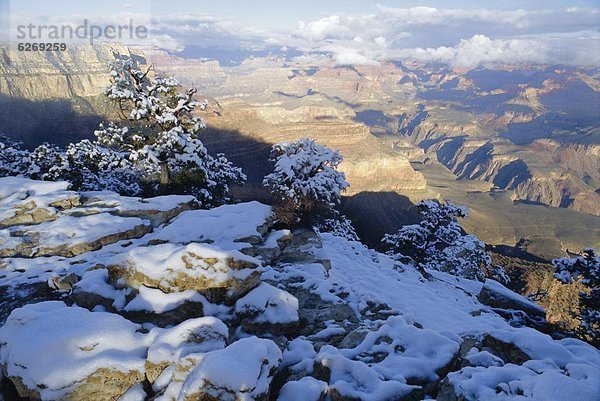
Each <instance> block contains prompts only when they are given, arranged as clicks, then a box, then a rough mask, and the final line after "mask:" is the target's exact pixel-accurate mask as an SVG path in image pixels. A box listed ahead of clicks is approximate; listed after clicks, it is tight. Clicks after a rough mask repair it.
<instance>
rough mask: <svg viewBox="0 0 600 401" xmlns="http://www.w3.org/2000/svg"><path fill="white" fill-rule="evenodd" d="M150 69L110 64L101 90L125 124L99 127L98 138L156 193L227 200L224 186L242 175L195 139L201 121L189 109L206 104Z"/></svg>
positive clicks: (209, 201)
mask: <svg viewBox="0 0 600 401" xmlns="http://www.w3.org/2000/svg"><path fill="white" fill-rule="evenodd" d="M150 72H151V68H149V69H147V70H146V71H145V72H142V71H141V70H139V69H138V68H137V67H136V66H135V64H134V63H133V61H132V60H129V59H127V60H118V61H116V62H115V63H113V65H112V71H111V76H112V84H111V85H110V86H109V87H108V88H107V89H106V91H105V94H106V96H107V97H108V98H109V99H112V100H113V101H115V102H116V103H117V104H118V105H119V109H120V111H121V114H122V116H123V117H124V118H125V119H127V120H129V122H130V123H131V125H130V126H129V127H118V126H116V125H109V126H108V127H101V129H100V130H98V131H97V132H96V136H97V138H98V142H99V143H101V144H102V145H104V146H106V147H109V148H111V149H116V150H118V151H119V152H122V153H125V154H127V155H128V158H129V159H130V161H131V162H132V163H133V164H134V165H135V166H136V168H137V169H138V170H139V171H141V172H143V173H144V177H143V178H144V180H145V182H146V183H150V184H151V185H154V187H155V188H154V189H155V190H158V191H159V192H162V193H172V192H174V193H189V194H193V195H195V196H196V197H198V199H199V200H200V201H201V202H202V203H203V204H204V205H205V206H211V205H219V204H222V203H225V202H227V201H229V195H228V192H229V185H230V184H232V183H234V184H242V183H243V182H244V181H245V180H246V176H245V175H244V174H243V173H242V171H241V169H239V168H237V167H234V166H233V165H232V164H231V163H230V162H229V161H228V160H227V159H226V158H225V156H224V155H222V154H219V155H217V157H216V158H214V157H212V156H211V155H209V154H208V151H207V150H206V148H205V147H204V145H203V144H202V142H201V141H200V139H199V137H198V134H199V133H200V132H201V131H202V130H203V129H204V128H205V125H204V121H203V120H202V119H201V118H200V117H198V116H196V115H195V114H194V111H195V110H196V109H200V110H203V109H205V108H206V105H207V103H206V102H199V101H197V100H195V98H194V95H195V94H196V90H195V89H193V88H192V89H188V90H187V91H185V92H180V91H179V88H180V85H179V82H177V80H175V79H174V78H164V77H156V78H151V77H150Z"/></svg>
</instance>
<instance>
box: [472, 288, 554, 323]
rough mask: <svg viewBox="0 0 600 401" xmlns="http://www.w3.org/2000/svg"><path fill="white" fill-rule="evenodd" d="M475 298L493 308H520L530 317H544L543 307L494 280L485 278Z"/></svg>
mask: <svg viewBox="0 0 600 401" xmlns="http://www.w3.org/2000/svg"><path fill="white" fill-rule="evenodd" d="M477 299H479V301H480V302H481V303H484V304H486V305H489V306H491V307H493V308H499V309H507V310H520V311H523V312H525V313H527V315H529V317H531V318H537V319H546V312H545V311H544V308H542V307H541V306H539V305H537V304H536V303H535V302H533V301H531V300H529V299H527V298H525V297H523V296H521V295H519V294H515V293H514V292H512V291H511V290H509V289H508V288H506V287H504V286H503V285H502V284H500V283H499V282H497V281H495V280H491V279H487V280H485V283H484V284H483V287H482V288H481V291H480V292H479V295H478V296H477Z"/></svg>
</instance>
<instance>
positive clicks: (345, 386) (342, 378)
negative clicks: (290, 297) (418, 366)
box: [316, 345, 414, 401]
mask: <svg viewBox="0 0 600 401" xmlns="http://www.w3.org/2000/svg"><path fill="white" fill-rule="evenodd" d="M316 360H317V362H319V363H320V364H322V365H323V366H324V367H326V368H328V369H329V370H330V371H331V377H330V380H329V383H330V391H331V390H335V391H337V392H338V393H339V394H340V395H341V396H342V397H347V398H349V399H359V400H369V401H386V400H390V399H397V398H401V397H404V396H406V395H407V394H408V393H410V392H411V391H412V390H413V388H414V387H413V386H409V385H407V384H405V383H401V382H398V381H391V380H383V379H382V377H381V376H380V375H379V374H377V373H376V372H375V371H374V370H373V369H371V368H370V367H369V366H368V365H367V364H366V363H364V362H361V361H353V360H350V359H348V358H346V357H344V356H343V355H342V354H341V353H340V351H339V350H337V349H336V348H334V347H332V346H330V345H325V346H324V347H323V348H321V350H320V351H319V355H317V359H316Z"/></svg>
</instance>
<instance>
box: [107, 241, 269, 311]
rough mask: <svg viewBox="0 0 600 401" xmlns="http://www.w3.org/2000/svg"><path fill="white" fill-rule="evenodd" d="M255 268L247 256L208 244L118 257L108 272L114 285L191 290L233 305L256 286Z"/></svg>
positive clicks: (169, 246)
mask: <svg viewBox="0 0 600 401" xmlns="http://www.w3.org/2000/svg"><path fill="white" fill-rule="evenodd" d="M258 266H259V261H258V260H256V259H254V258H252V257H250V256H247V255H244V254H242V253H240V252H238V251H223V250H222V249H220V248H218V247H215V246H212V245H208V244H198V243H192V244H188V245H176V244H161V245H154V246H148V247H138V248H135V249H132V250H130V251H129V252H126V253H124V254H123V255H118V256H117V257H116V258H115V259H114V260H113V261H112V262H111V263H110V264H109V266H108V271H109V280H110V281H111V282H113V283H125V284H126V285H127V286H130V287H133V288H139V287H140V286H146V287H151V288H158V289H160V290H161V291H163V292H167V293H173V292H181V291H185V290H194V291H198V292H199V293H201V294H202V295H204V296H205V297H206V298H207V299H208V300H209V301H211V302H216V303H222V302H226V303H233V302H235V300H237V299H238V298H239V297H241V296H242V295H244V294H246V293H247V292H248V291H250V290H251V289H253V288H254V287H256V286H257V285H258V284H259V282H260V271H259V270H258V269H257V267H258ZM120 280H122V281H120Z"/></svg>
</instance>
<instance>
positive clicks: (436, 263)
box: [382, 200, 491, 280]
mask: <svg viewBox="0 0 600 401" xmlns="http://www.w3.org/2000/svg"><path fill="white" fill-rule="evenodd" d="M417 208H418V209H419V213H420V214H421V216H422V217H423V220H422V221H421V222H420V223H419V224H412V225H407V226H404V227H402V228H401V229H400V230H399V231H398V232H396V233H394V234H386V235H385V236H384V238H383V239H382V242H383V243H384V244H386V245H387V246H389V248H390V251H389V253H390V254H393V255H396V256H398V257H408V258H410V259H412V261H413V262H414V263H415V264H416V265H417V266H419V267H423V268H429V269H435V270H440V271H444V272H447V273H450V274H454V275H457V276H462V277H466V278H470V279H476V280H483V279H484V268H487V267H488V266H489V265H490V263H491V258H490V256H489V255H488V254H487V252H486V251H485V244H484V243H483V242H481V241H480V240H479V238H477V237H476V236H474V235H471V234H466V233H465V232H464V230H463V229H462V228H461V226H460V225H459V224H458V221H457V218H459V217H465V216H466V215H467V209H466V207H463V206H455V205H452V204H440V203H438V202H437V201H433V200H428V201H421V202H419V203H418V204H417Z"/></svg>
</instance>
